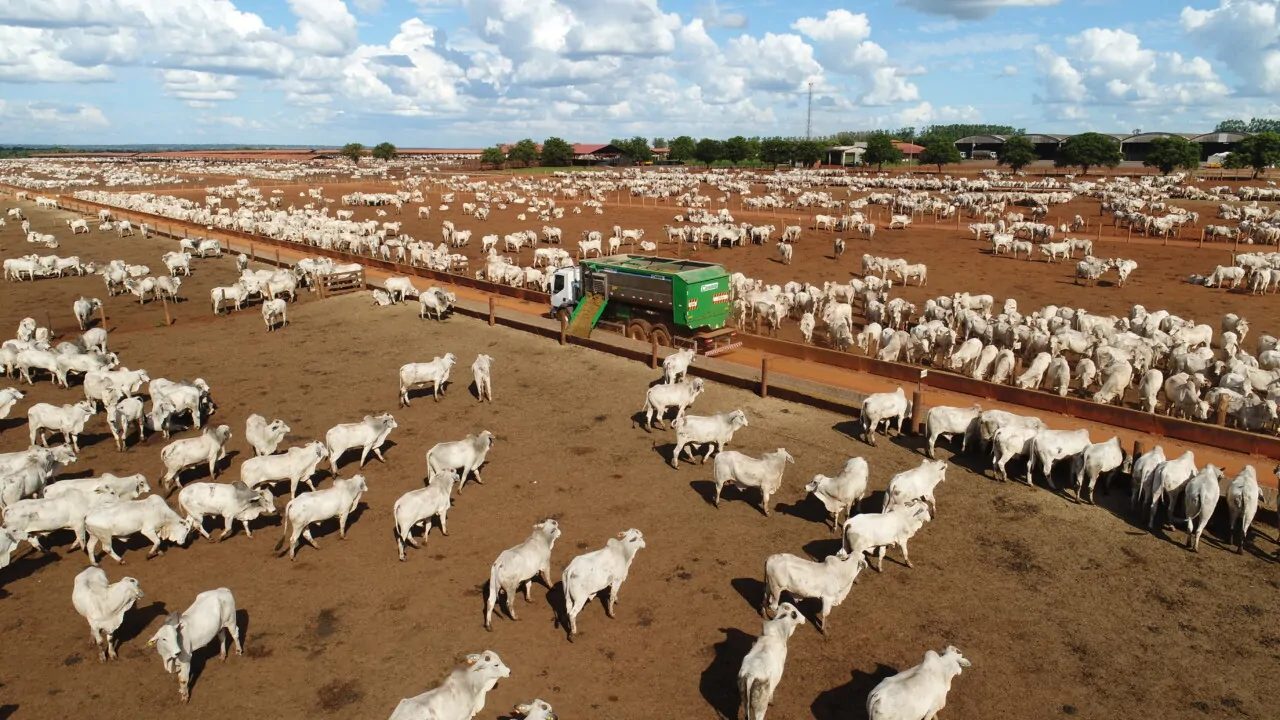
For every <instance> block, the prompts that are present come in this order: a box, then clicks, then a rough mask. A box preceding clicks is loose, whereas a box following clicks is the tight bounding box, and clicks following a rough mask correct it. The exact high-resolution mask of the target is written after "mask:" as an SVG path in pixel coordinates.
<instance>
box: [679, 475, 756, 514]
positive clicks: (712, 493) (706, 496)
mask: <svg viewBox="0 0 1280 720" xmlns="http://www.w3.org/2000/svg"><path fill="white" fill-rule="evenodd" d="M689 487H690V488H691V489H692V490H693V491H694V492H696V493H697V494H698V497H700V498H702V500H703V501H704V502H706V503H707V505H710V506H711V507H713V508H714V507H715V506H716V484H715V483H714V482H712V481H710V480H694V481H692V482H690V483H689ZM745 499H746V498H744V497H742V495H741V493H739V492H738V489H737V488H736V487H734V486H733V485H729V486H727V487H725V488H724V490H723V491H721V493H720V501H721V502H724V501H725V500H745Z"/></svg>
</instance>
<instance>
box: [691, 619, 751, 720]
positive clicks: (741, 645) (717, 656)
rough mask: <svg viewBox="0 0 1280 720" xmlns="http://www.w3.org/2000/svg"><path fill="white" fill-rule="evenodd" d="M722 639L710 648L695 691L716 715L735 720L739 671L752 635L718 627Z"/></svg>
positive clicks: (737, 704) (738, 703) (749, 646)
mask: <svg viewBox="0 0 1280 720" xmlns="http://www.w3.org/2000/svg"><path fill="white" fill-rule="evenodd" d="M720 632H722V633H724V639H723V640H721V641H720V642H718V643H716V644H715V645H714V646H713V647H712V652H713V657H712V658H711V663H710V664H709V665H707V668H706V669H705V670H703V671H702V676H701V677H700V678H699V681H698V691H699V692H701V693H702V697H703V699H704V700H706V701H707V704H709V705H710V706H711V707H712V708H713V709H714V710H715V711H716V714H717V715H718V716H719V717H721V718H724V719H725V720H736V718H737V717H738V709H739V707H740V705H741V700H740V699H739V698H738V669H739V668H740V667H741V665H742V658H744V657H746V654H747V652H748V651H749V650H751V644H752V643H753V642H755V636H753V635H748V634H747V633H745V632H743V631H741V630H739V629H737V628H720Z"/></svg>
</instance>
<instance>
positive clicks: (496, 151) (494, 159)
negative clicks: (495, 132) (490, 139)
mask: <svg viewBox="0 0 1280 720" xmlns="http://www.w3.org/2000/svg"><path fill="white" fill-rule="evenodd" d="M506 161H507V154H506V153H504V152H502V148H501V147H498V146H497V145H494V146H493V147H491V148H485V149H484V151H483V152H481V153H480V162H482V163H484V164H485V165H492V166H494V167H498V166H499V165H501V164H502V163H504V162H506Z"/></svg>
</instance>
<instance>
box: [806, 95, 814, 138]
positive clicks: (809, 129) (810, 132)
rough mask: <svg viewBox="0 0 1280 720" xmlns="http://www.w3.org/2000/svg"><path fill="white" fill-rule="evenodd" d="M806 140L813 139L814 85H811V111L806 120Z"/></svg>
mask: <svg viewBox="0 0 1280 720" xmlns="http://www.w3.org/2000/svg"><path fill="white" fill-rule="evenodd" d="M804 139H805V140H812V139H813V83H812V82H810V83H809V109H808V112H807V113H806V114H805V120H804Z"/></svg>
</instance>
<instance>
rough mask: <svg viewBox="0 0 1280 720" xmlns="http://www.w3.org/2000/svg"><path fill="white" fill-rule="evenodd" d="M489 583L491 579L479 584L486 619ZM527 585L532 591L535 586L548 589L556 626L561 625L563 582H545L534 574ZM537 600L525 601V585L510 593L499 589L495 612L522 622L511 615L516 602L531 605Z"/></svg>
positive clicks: (494, 607)
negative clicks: (553, 596) (553, 595)
mask: <svg viewBox="0 0 1280 720" xmlns="http://www.w3.org/2000/svg"><path fill="white" fill-rule="evenodd" d="M489 585H490V583H489V581H485V582H484V583H482V584H481V585H480V586H479V590H480V617H481V620H483V619H484V608H485V605H486V604H487V603H488V598H489ZM527 585H528V587H529V589H530V592H532V591H533V588H535V587H540V588H545V589H546V591H547V593H546V598H547V604H548V605H549V606H550V608H551V612H552V614H553V616H554V617H553V618H552V619H553V623H554V624H555V626H556V627H559V626H560V621H561V617H560V613H561V609H562V608H563V607H564V588H563V587H562V586H561V584H560V583H555V584H554V585H552V584H549V583H545V582H542V578H541V577H539V576H534V577H533V578H532V579H530V580H528V581H527ZM553 593H555V594H556V597H555V598H552V597H551V596H552V594H553ZM535 602H537V601H536V600H530V601H528V602H526V601H525V599H524V590H523V586H518V587H517V588H516V591H515V592H513V593H511V594H510V595H507V594H505V593H503V592H502V591H501V590H499V591H498V594H497V596H496V598H495V600H494V603H493V612H494V614H496V615H497V616H498V617H499V618H506V619H507V620H510V621H512V622H520V621H519V620H517V619H515V618H513V617H511V611H510V608H511V607H512V606H514V605H515V604H516V603H520V604H521V605H522V606H530V605H533V604H534V603H535Z"/></svg>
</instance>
